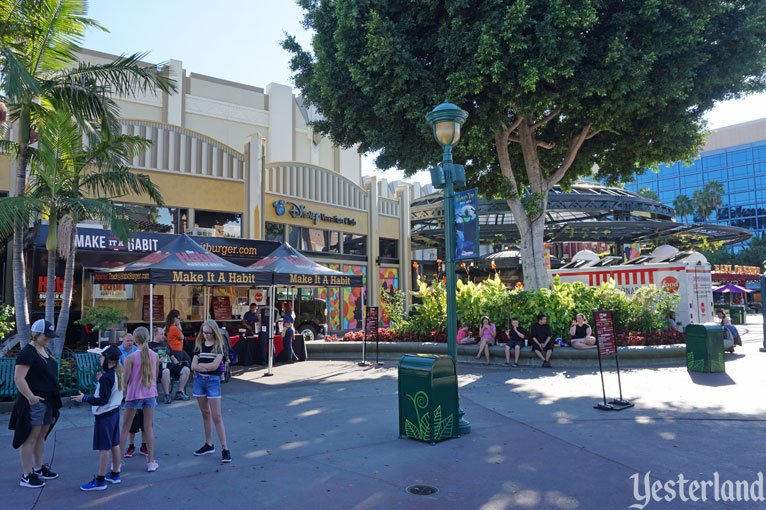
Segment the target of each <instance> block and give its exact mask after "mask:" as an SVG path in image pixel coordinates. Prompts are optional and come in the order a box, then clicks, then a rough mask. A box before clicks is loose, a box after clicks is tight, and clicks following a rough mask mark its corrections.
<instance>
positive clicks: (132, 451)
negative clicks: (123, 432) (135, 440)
mask: <svg viewBox="0 0 766 510" xmlns="http://www.w3.org/2000/svg"><path fill="white" fill-rule="evenodd" d="M135 453H136V447H135V446H133V445H132V444H131V445H128V449H127V450H125V457H127V458H131V457H132V456H133V455H134V454H135Z"/></svg>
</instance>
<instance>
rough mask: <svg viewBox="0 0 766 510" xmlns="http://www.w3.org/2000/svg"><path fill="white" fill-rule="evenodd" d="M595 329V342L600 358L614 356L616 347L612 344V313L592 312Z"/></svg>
mask: <svg viewBox="0 0 766 510" xmlns="http://www.w3.org/2000/svg"><path fill="white" fill-rule="evenodd" d="M593 316H594V318H595V327H596V333H595V334H596V341H597V342H598V350H599V353H600V354H601V356H614V355H615V354H617V347H616V346H615V344H614V320H613V317H612V312H610V311H603V312H599V311H597V312H593Z"/></svg>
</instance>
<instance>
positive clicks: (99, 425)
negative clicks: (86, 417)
mask: <svg viewBox="0 0 766 510" xmlns="http://www.w3.org/2000/svg"><path fill="white" fill-rule="evenodd" d="M120 356H122V351H120V349H119V348H117V347H115V346H114V345H110V346H108V347H105V348H104V349H103V350H102V351H101V368H102V369H103V374H102V375H101V377H100V378H99V379H98V384H96V390H95V391H94V392H93V395H83V393H82V392H79V395H75V396H73V397H72V400H73V401H75V402H85V403H86V404H90V405H91V406H93V407H92V408H91V411H92V412H93V415H94V416H95V417H96V423H95V425H94V426H93V449H94V450H98V473H97V474H96V476H95V477H94V478H93V480H91V481H90V482H88V483H85V484H83V485H81V486H80V490H83V491H102V490H105V489H106V487H107V483H106V482H110V483H120V404H121V403H122V393H123V389H124V387H123V381H122V366H121V365H120ZM109 452H111V453H112V470H111V472H109V473H107V472H106V468H107V465H108V463H109Z"/></svg>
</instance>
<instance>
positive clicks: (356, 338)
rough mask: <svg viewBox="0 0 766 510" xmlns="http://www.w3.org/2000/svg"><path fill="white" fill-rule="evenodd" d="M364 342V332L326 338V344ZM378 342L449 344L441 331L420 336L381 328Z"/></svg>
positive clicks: (373, 339) (351, 332)
mask: <svg viewBox="0 0 766 510" xmlns="http://www.w3.org/2000/svg"><path fill="white" fill-rule="evenodd" d="M362 340H364V331H349V332H348V333H346V334H345V335H343V336H342V337H339V336H337V335H329V336H326V337H325V338H324V341H325V342H361V341H362ZM378 340H379V341H380V342H436V343H443V344H444V343H447V333H444V332H439V331H429V332H428V333H424V334H418V333H413V332H397V331H394V330H393V329H390V328H388V329H386V328H380V329H379V330H378ZM367 341H368V342H374V341H375V337H371V338H368V339H367Z"/></svg>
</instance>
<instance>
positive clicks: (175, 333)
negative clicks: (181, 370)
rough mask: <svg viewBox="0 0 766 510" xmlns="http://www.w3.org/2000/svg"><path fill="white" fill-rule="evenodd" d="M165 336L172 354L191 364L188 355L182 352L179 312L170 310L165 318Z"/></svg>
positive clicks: (182, 339)
mask: <svg viewBox="0 0 766 510" xmlns="http://www.w3.org/2000/svg"><path fill="white" fill-rule="evenodd" d="M165 337H166V338H167V340H168V344H170V348H171V349H172V350H173V355H174V356H175V357H176V359H177V360H178V361H180V362H183V361H186V362H188V363H190V364H191V359H190V358H189V355H188V354H186V352H184V334H183V332H182V331H181V312H179V311H178V310H170V313H169V314H168V316H167V318H166V319H165Z"/></svg>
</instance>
